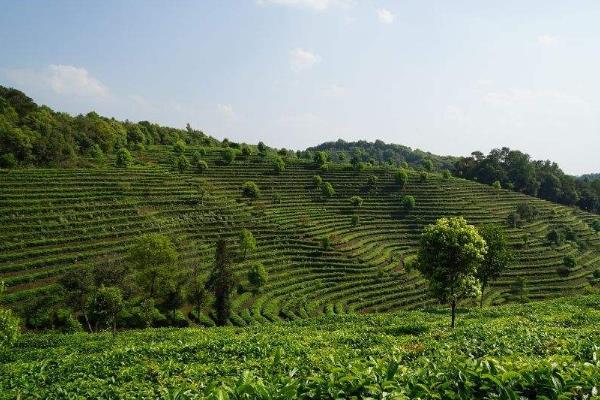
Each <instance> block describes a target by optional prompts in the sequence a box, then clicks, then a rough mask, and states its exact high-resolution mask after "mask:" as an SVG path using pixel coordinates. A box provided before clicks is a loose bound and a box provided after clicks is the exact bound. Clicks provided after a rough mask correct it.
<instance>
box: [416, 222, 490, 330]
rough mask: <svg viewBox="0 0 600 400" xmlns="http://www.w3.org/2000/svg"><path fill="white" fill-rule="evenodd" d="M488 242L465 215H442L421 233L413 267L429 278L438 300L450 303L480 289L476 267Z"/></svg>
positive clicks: (474, 293) (453, 313)
mask: <svg viewBox="0 0 600 400" xmlns="http://www.w3.org/2000/svg"><path fill="white" fill-rule="evenodd" d="M486 253H487V246H486V243H485V240H483V238H482V237H481V236H480V235H479V233H478V232H477V229H476V228H475V227H474V226H472V225H469V224H467V221H465V219H464V218H462V217H458V218H441V219H439V220H438V221H437V222H436V223H435V225H429V226H427V227H426V228H425V230H424V232H423V234H422V235H421V241H420V247H419V253H418V260H417V265H416V268H417V269H418V270H419V272H421V274H422V275H423V276H424V277H425V278H426V279H427V280H428V281H429V289H430V290H431V292H432V294H433V295H434V297H435V298H436V299H438V300H439V301H440V302H445V303H450V304H451V306H452V327H454V315H455V308H456V304H457V302H458V301H459V300H461V299H463V298H466V297H474V296H476V295H477V294H478V291H479V282H478V281H477V270H478V268H479V266H480V264H481V263H482V262H483V261H484V259H485V254H486Z"/></svg>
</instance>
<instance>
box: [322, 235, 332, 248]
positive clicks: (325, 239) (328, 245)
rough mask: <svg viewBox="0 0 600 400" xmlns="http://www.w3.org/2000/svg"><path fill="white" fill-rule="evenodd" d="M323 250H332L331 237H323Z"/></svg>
mask: <svg viewBox="0 0 600 400" xmlns="http://www.w3.org/2000/svg"><path fill="white" fill-rule="evenodd" d="M321 248H322V249H323V250H329V248H331V239H330V238H329V236H323V237H322V238H321Z"/></svg>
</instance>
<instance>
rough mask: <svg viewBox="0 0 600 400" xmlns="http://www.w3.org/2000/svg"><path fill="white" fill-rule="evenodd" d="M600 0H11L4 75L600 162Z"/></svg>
mask: <svg viewBox="0 0 600 400" xmlns="http://www.w3.org/2000/svg"><path fill="white" fill-rule="evenodd" d="M598 21H600V1H598V0H589V1H576V0H575V1H562V0H560V1H558V0H544V1H539V0H528V1H523V0H503V1H481V0H473V1H464V0H453V1H448V0H439V1H430V0H380V1H379V0H215V1H212V0H203V1H176V2H175V1H153V0H128V1H121V0H118V1H116V0H115V1H113V0H103V1H85V2H79V1H75V0H71V1H60V0H55V1H18V0H14V1H8V0H0V85H4V86H11V87H16V88H18V89H20V90H23V91H25V92H26V93H27V94H28V95H29V96H30V97H32V98H33V99H34V100H35V101H36V102H38V103H39V104H46V105H48V106H50V107H52V108H54V109H56V110H59V111H66V112H69V113H72V114H79V113H87V112H89V111H92V110H95V111H97V112H98V113H100V114H102V115H106V116H111V117H113V116H114V117H115V118H118V119H129V120H133V121H138V120H149V121H153V122H157V123H160V124H163V125H168V126H175V127H181V128H183V127H184V126H185V125H186V123H188V122H189V123H190V124H191V125H192V126H193V127H194V128H196V129H201V130H203V131H204V132H206V133H208V134H211V135H213V136H215V137H217V138H219V139H222V138H225V137H227V138H229V139H230V140H233V141H239V142H247V143H257V142H258V141H260V140H262V141H264V142H265V143H267V144H268V145H271V146H274V147H285V148H292V149H303V148H306V147H308V146H313V145H317V144H319V143H322V142H324V141H330V140H337V139H338V138H341V139H344V140H347V141H351V140H360V139H364V140H369V141H374V140H376V139H381V140H383V141H385V142H390V143H397V144H403V145H407V146H410V147H413V148H419V149H422V150H426V151H431V152H433V153H436V154H441V155H448V154H449V155H468V154H470V153H471V152H472V151H475V150H480V151H483V152H488V151H489V150H491V149H492V148H496V147H502V146H508V147H510V148H515V149H519V150H522V151H525V152H527V153H529V154H531V156H532V157H533V158H535V159H544V160H545V159H550V160H553V161H556V162H558V163H559V165H560V166H561V167H562V168H563V170H565V171H566V172H567V173H570V174H583V173H588V172H600V155H599V150H600V79H599V76H600V23H599V22H598Z"/></svg>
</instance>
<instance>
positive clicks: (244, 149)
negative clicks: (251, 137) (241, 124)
mask: <svg viewBox="0 0 600 400" xmlns="http://www.w3.org/2000/svg"><path fill="white" fill-rule="evenodd" d="M251 155H252V151H250V147H248V146H246V145H243V146H242V157H244V158H248V157H250V156H251Z"/></svg>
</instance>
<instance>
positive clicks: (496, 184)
mask: <svg viewBox="0 0 600 400" xmlns="http://www.w3.org/2000/svg"><path fill="white" fill-rule="evenodd" d="M492 187H493V188H494V189H496V191H497V192H499V191H500V189H502V184H501V183H500V181H494V183H492Z"/></svg>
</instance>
